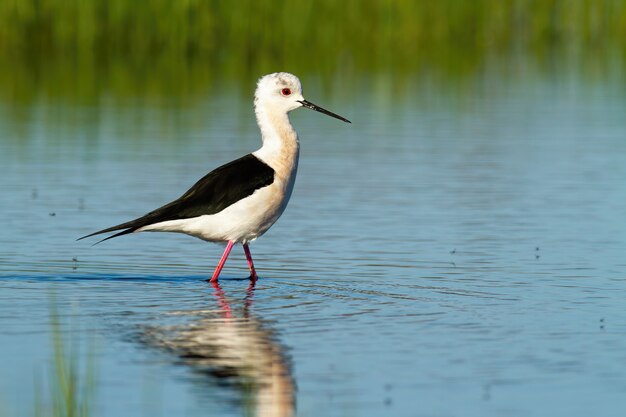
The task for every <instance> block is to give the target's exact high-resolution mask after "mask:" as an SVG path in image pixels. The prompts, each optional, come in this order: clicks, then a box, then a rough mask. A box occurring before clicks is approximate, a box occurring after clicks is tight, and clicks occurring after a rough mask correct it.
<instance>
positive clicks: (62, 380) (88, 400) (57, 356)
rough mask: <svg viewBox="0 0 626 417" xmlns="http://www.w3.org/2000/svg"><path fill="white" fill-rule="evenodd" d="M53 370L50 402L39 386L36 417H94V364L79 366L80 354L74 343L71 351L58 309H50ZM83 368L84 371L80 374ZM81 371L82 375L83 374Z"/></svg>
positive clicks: (48, 382) (89, 361)
mask: <svg viewBox="0 0 626 417" xmlns="http://www.w3.org/2000/svg"><path fill="white" fill-rule="evenodd" d="M50 317H51V322H52V339H53V340H52V341H53V345H54V360H53V367H52V369H51V371H50V375H49V377H48V380H47V385H48V386H49V390H50V397H49V401H45V400H44V399H43V398H42V397H44V396H42V394H41V391H42V390H41V386H40V385H39V386H37V392H38V395H37V401H36V404H35V416H36V417H88V416H90V415H92V414H93V410H92V408H93V397H94V392H95V375H94V366H93V360H90V359H88V360H87V361H86V362H87V363H86V364H85V363H84V364H83V366H82V367H81V366H80V362H81V361H80V358H81V352H80V350H79V348H78V347H79V345H78V344H77V343H75V342H74V341H72V342H71V346H70V347H69V348H68V346H67V345H66V343H65V342H64V340H63V335H62V329H61V323H60V320H59V315H58V312H57V311H56V308H55V307H52V308H51V314H50ZM81 368H84V369H82V370H81ZM81 371H82V372H81Z"/></svg>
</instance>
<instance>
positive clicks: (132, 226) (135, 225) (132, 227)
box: [76, 218, 146, 245]
mask: <svg viewBox="0 0 626 417" xmlns="http://www.w3.org/2000/svg"><path fill="white" fill-rule="evenodd" d="M142 220H143V218H139V219H136V220H131V221H129V222H126V223H122V224H118V225H117V226H112V227H107V228H106V229H102V230H98V231H97V232H93V233H90V234H88V235H85V236H83V237H79V238H78V239H76V240H82V239H86V238H88V237H91V236H96V235H99V234H102V233H108V232H114V231H116V230H122V229H125V230H122V231H121V232H119V233H116V234H114V235H111V236H107V237H105V238H104V239H102V240H99V241H97V242H96V243H94V245H97V244H98V243H101V242H104V241H105V240H109V239H113V238H114V237H118V236H123V235H127V234H129V233H133V232H135V231H136V230H137V229H139V228H140V227H142V226H145V225H146V224H145V222H143V221H142Z"/></svg>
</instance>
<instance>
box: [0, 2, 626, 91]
mask: <svg viewBox="0 0 626 417" xmlns="http://www.w3.org/2000/svg"><path fill="white" fill-rule="evenodd" d="M625 51H626V2H625V1H622V0H510V1H502V0H471V1H469V0H468V1H464V0H441V1H414V0H345V1H336V0H316V1H289V0H283V1H276V0H237V1H228V0H215V1H211V0H144V1H128V0H3V1H2V2H0V95H2V96H4V99H5V100H10V101H27V102H28V101H30V100H32V99H33V97H35V96H36V95H38V94H40V93H42V92H43V93H44V94H45V95H48V96H54V97H68V98H72V99H74V100H75V99H78V100H88V101H93V100H97V99H98V97H100V95H101V94H102V93H103V92H106V93H107V94H109V95H111V96H113V97H115V98H124V97H136V96H141V97H156V98H160V97H167V98H170V97H172V96H181V97H193V96H203V95H205V94H206V91H207V90H208V89H210V88H211V86H212V84H213V83H214V82H215V79H217V78H220V79H230V80H237V81H245V82H247V83H252V82H253V81H251V80H254V79H256V77H257V76H259V75H260V74H262V73H265V72H268V71H275V70H279V69H285V70H290V71H293V72H297V73H298V74H304V75H306V74H316V75H321V76H323V77H324V78H325V79H328V78H330V76H331V75H333V76H342V75H343V76H344V77H345V78H352V77H354V76H355V75H372V74H380V73H387V74H389V73H392V74H394V76H397V77H400V78H403V77H411V76H413V75H414V74H416V73H428V74H433V75H435V76H441V77H444V78H446V79H447V78H451V77H452V78H463V77H465V76H473V75H476V74H477V73H480V72H481V71H484V70H485V68H486V67H488V66H490V65H492V64H493V63H494V62H495V63H498V65H501V66H503V67H504V68H505V70H506V68H507V67H508V68H511V70H512V71H514V70H515V67H516V66H517V63H518V62H519V59H520V57H521V58H522V59H523V60H524V61H526V60H529V61H530V62H532V63H533V64H534V65H537V66H539V67H545V68H547V69H549V68H551V67H552V66H553V65H554V62H555V61H559V62H566V63H567V65H573V66H581V67H583V70H584V68H588V67H589V69H590V70H592V71H598V68H600V71H603V70H604V67H606V66H608V65H609V64H608V63H609V62H614V61H615V57H617V60H618V62H621V61H623V60H624V58H625V54H624V52H625ZM246 85H247V84H246ZM245 91H246V93H249V91H248V90H247V89H246V90H245ZM2 96H0V98H2Z"/></svg>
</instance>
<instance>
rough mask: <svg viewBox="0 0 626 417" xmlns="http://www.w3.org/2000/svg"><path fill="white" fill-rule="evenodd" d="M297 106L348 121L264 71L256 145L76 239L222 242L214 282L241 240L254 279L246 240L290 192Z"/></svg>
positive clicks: (295, 82)
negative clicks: (171, 195) (177, 192)
mask: <svg viewBox="0 0 626 417" xmlns="http://www.w3.org/2000/svg"><path fill="white" fill-rule="evenodd" d="M300 107H306V108H308V109H311V110H315V111H318V112H320V113H324V114H326V115H328V116H332V117H334V118H336V119H339V120H342V121H344V122H347V123H350V121H349V120H348V119H345V118H343V117H341V116H339V115H337V114H335V113H332V112H330V111H328V110H325V109H323V108H321V107H319V106H316V105H315V104H313V103H311V102H309V101H307V100H305V99H304V97H303V96H302V85H301V84H300V80H299V79H298V77H296V76H295V75H293V74H289V73H286V72H277V73H274V74H269V75H266V76H264V77H262V78H261V79H259V82H258V84H257V89H256V92H255V94H254V111H255V113H256V119H257V123H258V125H259V129H260V130H261V136H262V139H263V144H262V146H261V148H260V149H259V150H257V151H255V152H252V153H250V154H248V155H245V156H243V157H241V158H239V159H236V160H234V161H232V162H229V163H227V164H225V165H222V166H221V167H219V168H217V169H215V170H214V171H211V172H210V173H208V174H207V175H205V176H204V177H203V178H202V179H200V180H199V181H198V182H196V183H195V184H194V185H193V186H192V187H191V188H190V189H189V190H188V191H187V192H186V193H185V194H183V195H182V196H181V197H180V198H178V199H177V200H174V201H172V202H171V203H169V204H166V205H164V206H163V207H160V208H158V209H156V210H154V211H151V212H150V213H148V214H146V215H144V216H142V217H139V218H137V219H135V220H131V221H129V222H126V223H122V224H118V225H117V226H113V227H108V228H106V229H103V230H100V231H98V232H95V233H91V234H89V235H87V236H83V237H81V238H80V239H84V238H87V237H90V236H94V235H98V234H100V233H107V232H113V231H117V230H121V232H118V233H116V234H114V235H112V236H109V237H107V238H105V239H103V240H101V241H100V242H103V241H105V240H108V239H111V238H114V237H117V236H122V235H126V234H129V233H135V232H178V233H186V234H188V235H191V236H195V237H197V238H200V239H202V240H206V241H209V242H225V243H226V249H225V250H224V253H223V255H222V257H221V259H220V261H219V263H218V264H217V267H216V268H215V271H214V272H213V275H212V277H211V279H210V281H211V282H217V280H218V277H219V275H220V272H221V271H222V268H223V267H224V264H225V263H226V259H227V258H228V255H229V254H230V251H231V249H232V248H233V245H234V244H235V243H241V244H242V245H243V249H244V252H245V254H246V259H247V260H248V267H249V268H250V279H252V280H256V278H257V274H256V271H255V269H254V263H253V262H252V256H251V254H250V248H249V246H248V245H249V243H250V242H251V241H253V240H255V239H256V238H257V237H259V236H261V235H262V234H263V233H265V232H266V231H267V230H268V229H269V228H270V227H271V226H272V225H273V224H274V223H275V222H276V220H278V218H279V217H280V215H281V214H282V213H283V211H284V210H285V207H286V206H287V202H288V201H289V197H290V196H291V191H292V190H293V185H294V182H295V179H296V172H297V170H298V157H299V151H300V146H299V143H298V135H297V133H296V131H295V130H294V128H293V127H292V126H291V123H290V122H289V115H288V114H289V112H290V111H292V110H295V109H297V108H300ZM80 239H79V240H80ZM100 242H98V243H100Z"/></svg>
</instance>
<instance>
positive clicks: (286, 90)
mask: <svg viewBox="0 0 626 417" xmlns="http://www.w3.org/2000/svg"><path fill="white" fill-rule="evenodd" d="M280 94H282V95H283V96H288V95H290V94H291V89H290V88H283V89H282V90H280Z"/></svg>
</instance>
